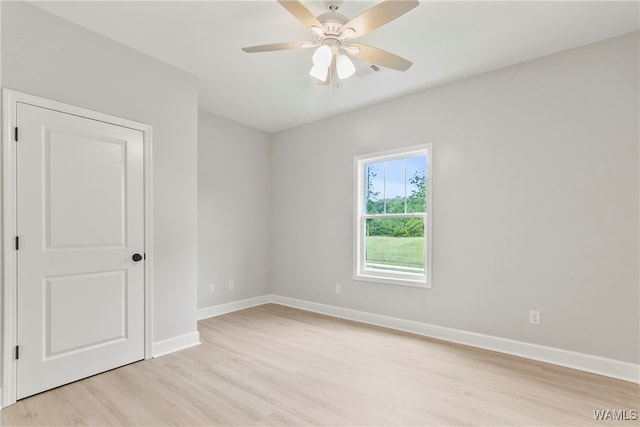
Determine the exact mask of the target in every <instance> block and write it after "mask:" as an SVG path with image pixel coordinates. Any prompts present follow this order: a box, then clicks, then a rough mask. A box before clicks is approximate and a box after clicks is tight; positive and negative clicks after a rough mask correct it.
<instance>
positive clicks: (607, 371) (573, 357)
mask: <svg viewBox="0 0 640 427" xmlns="http://www.w3.org/2000/svg"><path fill="white" fill-rule="evenodd" d="M268 301H269V302H271V303H274V304H280V305H284V306H288V307H293V308H299V309H302V310H306V311H311V312H314V313H320V314H326V315H329V316H334V317H339V318H342V319H348V320H354V321H357V322H362V323H368V324H371V325H376V326H383V327H385V328H390V329H396V330H399V331H404V332H411V333H414V334H417V335H422V336H426V337H430V338H437V339H440V340H443V341H449V342H454V343H458V344H464V345H469V346H472V347H479V348H483V349H487V350H492V351H497V352H500V353H506V354H511V355H514V356H520V357H524V358H527V359H533V360H538V361H541V362H547V363H551V364H554V365H559V366H564V367H567V368H572V369H578V370H581V371H586V372H591V373H594V374H599V375H605V376H607V377H612V378H617V379H621V380H625V381H630V382H633V383H640V365H638V364H634V363H629V362H623V361H620V360H615V359H608V358H605V357H600V356H593V355H590V354H585V353H578V352H575V351H569V350H563V349H559V348H554V347H546V346H543V345H538V344H531V343H526V342H522V341H516V340H511V339H507V338H500V337H494V336H491V335H483V334H478V333H475V332H469V331H463V330H460V329H452V328H445V327H442V326H436V325H431V324H428V323H421V322H416V321H413V320H406V319H400V318H397V317H391V316H384V315H380V314H374V313H368V312H364V311H357V310H351V309H348V308H343V307H336V306H332V305H326V304H320V303H316V302H311V301H304V300H299V299H295V298H288V297H282V296H278V295H269V296H268Z"/></svg>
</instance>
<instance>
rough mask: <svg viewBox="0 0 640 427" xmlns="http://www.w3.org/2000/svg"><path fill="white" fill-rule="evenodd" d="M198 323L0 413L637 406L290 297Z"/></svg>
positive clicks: (616, 389) (250, 413)
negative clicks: (168, 341)
mask: <svg viewBox="0 0 640 427" xmlns="http://www.w3.org/2000/svg"><path fill="white" fill-rule="evenodd" d="M199 330H200V337H201V340H202V342H203V343H202V345H200V346H197V347H193V348H190V349H187V350H184V351H181V352H178V353H173V354H170V355H167V356H164V357H160V358H157V359H152V360H148V361H144V362H139V363H135V364H132V365H128V366H125V367H122V368H119V369H116V370H113V371H110V372H106V373H104V374H101V375H97V376H94V377H91V378H88V379H85V380H82V381H78V382H75V383H72V384H69V385H66V386H64V387H60V388H57V389H55V390H51V391H48V392H45V393H41V394H39V395H36V396H32V397H30V398H27V399H23V400H21V401H19V402H18V403H16V404H15V405H12V406H10V407H8V408H5V409H3V410H2V411H1V412H0V420H1V423H2V425H3V426H4V425H50V426H58V425H65V426H66V425H193V426H195V425H229V426H281V425H301V426H302V425H304V426H306V425H313V426H320V425H322V426H326V425H332V426H346V425H357V426H387V425H388V426H396V425H405V426H414V425H415V426H417V425H420V426H445V425H446V426H453V425H456V426H457V425H484V426H486V425H491V426H512V425H538V426H539V425H554V426H574V425H575V426H577V425H602V426H611V425H621V424H622V425H640V422H639V421H638V420H635V421H631V420H630V421H600V422H596V421H595V420H594V414H593V411H594V409H610V410H626V411H628V412H627V415H631V413H630V412H629V411H631V410H636V411H638V410H640V404H639V401H640V390H639V387H638V385H637V384H632V383H628V382H624V381H619V380H614V379H611V378H607V377H602V376H598V375H593V374H588V373H584V372H579V371H574V370H571V369H566V368H560V367H557V366H553V365H548V364H544V363H539V362H534V361H529V360H525V359H521V358H517V357H513V356H507V355H502V354H499V353H493V352H490V351H485V350H479V349H473V348H469V347H465V346H461V345H454V344H448V343H444V342H441V341H437V340H431V339H427V338H423V337H418V336H414V335H411V334H405V333H400V332H396V331H390V330H387V329H383V328H378V327H373V326H368V325H362V324H359V323H355V322H349V321H344V320H340V319H335V318H331V317H327V316H322V315H318V314H313V313H308V312H304V311H300V310H295V309H292V308H287V307H282V306H278V305H273V304H269V305H263V306H260V307H255V308H251V309H247V310H242V311H238V312H235V313H231V314H227V315H224V316H219V317H216V318H212V319H207V320H204V321H201V322H199ZM628 418H631V417H630V416H629V417H628Z"/></svg>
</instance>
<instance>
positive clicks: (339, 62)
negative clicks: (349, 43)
mask: <svg viewBox="0 0 640 427" xmlns="http://www.w3.org/2000/svg"><path fill="white" fill-rule="evenodd" d="M336 71H337V73H338V78H339V79H341V80H342V79H346V78H348V77H351V76H352V75H353V73H355V72H356V67H355V65H353V62H352V61H351V60H350V59H349V57H348V56H347V55H339V56H338V58H337V59H336Z"/></svg>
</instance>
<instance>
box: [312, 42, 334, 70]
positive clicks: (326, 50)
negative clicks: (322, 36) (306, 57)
mask: <svg viewBox="0 0 640 427" xmlns="http://www.w3.org/2000/svg"><path fill="white" fill-rule="evenodd" d="M331 59H333V53H332V52H331V48H330V47H329V46H327V45H326V44H323V45H322V46H320V47H319V48H318V49H316V51H315V52H314V53H313V57H312V58H311V60H312V61H313V65H314V66H315V65H317V66H319V67H324V68H329V65H331Z"/></svg>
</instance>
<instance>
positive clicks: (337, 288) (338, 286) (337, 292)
mask: <svg viewBox="0 0 640 427" xmlns="http://www.w3.org/2000/svg"><path fill="white" fill-rule="evenodd" d="M341 292H342V287H341V286H340V285H336V294H339V293H341Z"/></svg>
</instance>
